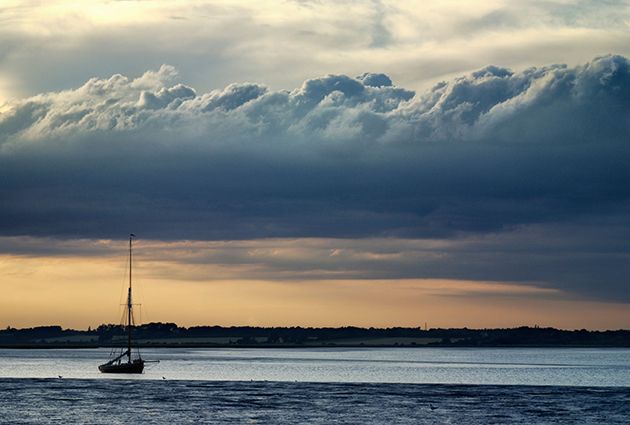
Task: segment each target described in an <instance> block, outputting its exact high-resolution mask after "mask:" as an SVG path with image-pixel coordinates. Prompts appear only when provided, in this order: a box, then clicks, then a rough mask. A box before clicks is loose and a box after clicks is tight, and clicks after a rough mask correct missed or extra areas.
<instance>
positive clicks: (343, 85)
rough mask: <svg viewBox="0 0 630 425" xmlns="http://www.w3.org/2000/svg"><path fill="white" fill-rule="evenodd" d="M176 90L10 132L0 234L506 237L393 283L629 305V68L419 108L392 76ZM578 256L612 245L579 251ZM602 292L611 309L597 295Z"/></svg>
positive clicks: (68, 97)
mask: <svg viewBox="0 0 630 425" xmlns="http://www.w3.org/2000/svg"><path fill="white" fill-rule="evenodd" d="M176 78H177V76H176V72H175V70H174V69H173V68H172V67H169V66H163V67H162V68H160V69H159V70H158V71H149V72H147V73H145V74H144V75H142V76H141V77H139V78H136V79H130V78H128V77H124V76H121V75H115V76H113V77H111V78H109V79H92V80H90V81H88V82H87V83H85V84H84V85H83V86H81V87H79V88H77V89H75V90H68V91H64V92H57V93H44V94H40V95H38V96H34V97H31V98H28V99H24V100H22V101H19V102H17V103H15V104H14V105H12V106H13V108H12V110H11V111H9V112H6V113H4V114H2V115H0V167H1V168H0V179H1V181H2V186H1V187H0V199H1V200H2V207H1V208H0V233H1V234H2V235H5V236H12V235H29V236H49V237H62V238H67V237H74V238H77V237H78V238H101V237H105V238H108V237H118V236H120V235H121V234H124V233H126V232H128V231H130V230H133V231H134V232H136V233H140V234H142V235H143V237H144V238H154V239H196V240H204V239H206V240H210V239H256V238H263V237H332V238H340V237H343V238H365V237H374V236H387V237H401V238H448V239H451V240H463V239H462V238H468V237H471V236H470V235H479V236H483V235H503V236H502V239H500V241H502V242H501V243H498V242H497V245H496V246H495V248H494V249H493V250H492V251H491V252H488V253H486V252H485V251H483V250H479V249H477V248H474V249H472V250H471V251H470V252H465V253H459V254H457V255H456V256H455V257H448V261H446V262H440V261H438V260H432V261H431V262H428V263H426V262H421V261H416V262H415V263H413V264H416V266H414V267H402V265H401V264H396V263H395V262H393V263H391V264H390V265H391V266H392V269H391V270H389V269H388V267H387V266H384V267H383V268H381V269H380V270H381V272H382V273H384V274H385V275H387V276H390V277H391V276H394V275H396V273H398V272H399V273H400V276H402V277H411V276H415V277H449V278H462V279H463V278H474V279H480V280H483V279H485V280H497V279H504V280H518V281H528V282H543V284H544V282H547V283H549V282H551V283H549V284H550V285H552V286H553V285H555V287H560V288H569V287H572V288H574V289H575V290H576V291H578V292H580V293H582V294H588V295H589V296H591V295H592V294H593V293H599V296H603V297H604V298H611V297H612V298H615V297H616V298H620V297H621V298H623V299H627V298H628V290H627V289H625V288H624V286H625V283H624V282H625V281H626V280H627V277H628V274H629V273H628V271H627V270H626V269H627V268H626V267H621V264H622V263H623V258H625V256H627V254H628V246H627V244H626V242H625V240H626V239H623V238H621V239H620V238H619V237H617V236H616V235H624V234H626V233H627V230H628V229H630V223H629V220H628V217H630V215H628V212H629V208H630V170H629V167H628V166H627V164H628V163H630V150H629V147H628V140H627V139H628V134H630V133H629V130H630V67H629V62H628V60H627V59H625V58H623V57H619V56H607V57H602V58H598V59H595V60H593V61H592V62H590V63H587V64H586V65H584V66H580V67H576V68H569V67H566V66H562V65H554V66H549V67H543V68H531V69H527V70H525V71H522V72H513V71H511V70H508V69H504V68H501V67H496V66H488V67H486V68H483V69H480V70H478V71H476V72H473V73H471V74H469V75H466V76H463V77H460V78H457V79H454V80H452V81H448V82H444V83H440V84H438V85H436V86H435V87H434V88H433V89H431V90H429V91H428V92H426V93H424V94H421V95H415V94H414V93H413V92H411V91H408V90H405V89H403V88H400V87H397V86H395V85H394V84H393V83H392V81H391V80H390V78H389V77H388V76H386V75H383V74H363V75H361V76H359V77H356V78H352V77H349V76H344V75H328V76H325V77H321V78H316V79H312V80H308V81H305V82H304V83H303V84H302V86H301V87H299V88H297V89H295V90H292V91H272V90H270V89H268V88H267V87H264V86H261V85H258V84H253V83H248V84H232V85H229V86H227V87H226V88H224V89H222V90H216V91H212V92H209V93H197V92H196V91H195V90H194V89H193V88H191V87H187V86H185V85H183V84H180V83H178V82H177V81H176ZM558 223H562V226H561V225H559V224H558ZM531 226H539V227H537V228H544V229H547V230H546V231H544V232H540V233H538V236H537V237H539V238H540V240H541V241H542V242H541V244H540V245H538V246H534V247H530V248H528V250H526V251H524V252H526V254H522V255H519V254H515V253H514V251H513V248H514V244H518V243H521V242H522V241H520V242H519V241H511V240H509V238H508V237H507V236H505V235H509V234H512V233H511V232H514V231H515V229H521V228H530V227H531ZM610 228H614V229H617V230H615V231H614V232H608V233H606V236H605V237H604V236H603V235H600V234H599V233H598V231H597V230H598V229H610ZM552 234H553V235H554V236H553V238H559V239H561V240H562V241H563V242H562V249H561V253H557V254H555V255H553V256H545V255H546V254H545V252H546V251H545V250H546V248H545V246H546V242H545V241H547V239H548V242H551V240H552V237H551V235H552ZM466 235H468V236H466ZM573 244H574V245H573ZM581 245H586V246H598V247H599V248H597V252H594V251H593V252H592V250H591V249H590V248H589V249H586V253H582V252H576V251H575V250H573V249H572V248H571V247H575V248H577V247H578V246H581ZM600 245H603V246H601V247H600ZM607 249H608V250H610V252H607V253H605V254H601V255H600V254H599V253H600V252H602V251H604V252H606V250H607ZM449 252H450V253H457V250H456V249H453V250H451V251H449ZM589 253H592V254H593V255H590V254H589ZM453 255H455V254H453ZM523 255H526V257H524V256H523ZM444 258H447V257H444ZM527 259H530V260H531V264H536V266H535V267H527V264H528V261H527ZM458 260H460V261H461V263H460V264H458V265H457V266H452V264H453V261H455V262H457V261H458ZM577 260H579V263H578V264H579V267H573V268H571V267H570V265H571V264H574V263H575V261H577ZM494 261H498V263H497V264H496V265H495V266H493V262H494ZM418 264H420V265H422V268H419V267H418V266H417V265H418ZM388 270H389V271H388ZM376 275H378V273H377V272H376V271H374V273H373V276H376ZM597 277H600V278H601V279H602V281H603V283H602V284H601V285H602V288H606V290H608V291H610V296H606V295H602V291H603V290H599V289H596V288H595V286H593V281H594V279H596V278H597ZM571 285H573V286H571Z"/></svg>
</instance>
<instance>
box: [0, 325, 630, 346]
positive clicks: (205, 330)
mask: <svg viewBox="0 0 630 425" xmlns="http://www.w3.org/2000/svg"><path fill="white" fill-rule="evenodd" d="M126 335H127V334H126V329H125V327H124V326H122V325H113V324H103V325H100V326H99V327H98V328H96V329H94V330H92V329H88V330H87V331H83V330H74V329H63V328H62V327H61V326H39V327H34V328H25V329H15V328H11V327H8V328H6V329H4V330H0V346H4V347H8V346H44V347H45V346H110V345H118V344H122V343H123V342H124V340H125V338H126ZM133 336H134V339H135V340H136V341H138V342H139V343H140V344H141V345H153V346H177V345H179V346H186V345H188V346H225V345H240V346H276V345H278V346H311V345H315V346H374V345H379V346H380V345H387V346H397V345H400V346H417V345H424V346H452V347H458V346H459V347H518V346H594V347H630V330H609V331H588V330H585V329H582V330H572V331H570V330H561V329H554V328H539V327H519V328H509V329H467V328H458V329H429V330H423V329H420V328H402V327H400V328H398V327H395V328H359V327H353V326H345V327H340V328H303V327H300V326H295V327H268V328H262V327H252V326H230V327H223V326H192V327H189V328H186V327H179V326H177V325H176V324H175V323H148V324H144V325H140V326H137V327H135V328H134V329H133Z"/></svg>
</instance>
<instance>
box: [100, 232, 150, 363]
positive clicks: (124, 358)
mask: <svg viewBox="0 0 630 425" xmlns="http://www.w3.org/2000/svg"><path fill="white" fill-rule="evenodd" d="M135 236H136V235H134V234H133V233H131V234H130V235H129V289H128V291H127V305H126V312H125V315H124V316H123V322H125V320H124V319H125V316H126V319H127V320H126V326H127V346H126V347H122V348H120V350H112V353H111V355H112V356H114V357H113V358H112V359H110V360H109V361H108V362H107V363H103V364H102V365H100V366H99V367H98V370H100V371H101V372H102V373H142V371H143V370H144V364H145V363H146V360H143V359H142V357H141V356H140V350H139V349H138V348H137V347H136V350H135V352H136V354H137V357H135V358H134V356H133V352H132V345H131V342H132V331H133V327H134V317H133V302H132V298H131V277H132V274H131V271H132V268H131V266H132V259H133V250H132V249H133V246H132V245H133V239H134V238H135Z"/></svg>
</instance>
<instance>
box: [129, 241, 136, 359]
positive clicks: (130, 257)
mask: <svg viewBox="0 0 630 425" xmlns="http://www.w3.org/2000/svg"><path fill="white" fill-rule="evenodd" d="M134 236H135V235H134V234H133V233H131V234H129V292H128V294H127V358H128V359H129V363H131V314H132V313H131V306H132V303H131V260H132V252H131V241H132V240H133V237H134Z"/></svg>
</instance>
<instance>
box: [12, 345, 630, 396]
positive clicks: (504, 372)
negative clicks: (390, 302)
mask: <svg viewBox="0 0 630 425" xmlns="http://www.w3.org/2000/svg"><path fill="white" fill-rule="evenodd" d="M108 354H109V350H108V349H68V350H66V349H59V350H48V349H44V350H12V349H1V350H0V377H7V378H50V377H57V376H59V375H61V376H63V377H66V378H98V379H121V378H122V379H129V378H132V379H140V380H146V379H163V378H166V379H180V380H204V381H251V380H253V381H290V382H293V381H298V382H337V383H343V382H346V383H349V382H365V383H368V382H369V383H410V384H411V383H442V384H486V385H490V384H497V385H504V384H508V385H563V386H584V387H586V386H588V387H593V386H597V387H602V386H616V387H630V350H629V349H575V348H574V349H566V348H557V349H556V348H553V349H551V348H547V349H520V348H518V349H475V348H360V349H333V348H321V349H311V348H308V349H173V348H162V349H147V350H143V351H142V354H143V357H144V358H146V359H150V360H159V361H160V363H156V364H148V367H147V369H146V372H145V373H144V374H143V375H140V376H134V377H130V376H124V375H123V376H118V375H103V374H100V373H99V372H98V370H97V366H98V364H100V363H102V362H103V361H104V360H106V359H107V357H108Z"/></svg>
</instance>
